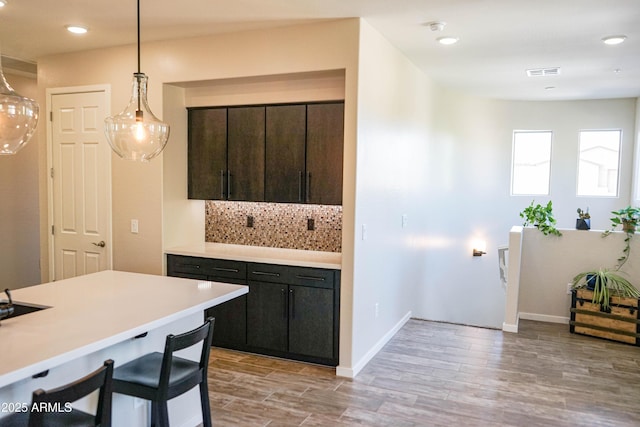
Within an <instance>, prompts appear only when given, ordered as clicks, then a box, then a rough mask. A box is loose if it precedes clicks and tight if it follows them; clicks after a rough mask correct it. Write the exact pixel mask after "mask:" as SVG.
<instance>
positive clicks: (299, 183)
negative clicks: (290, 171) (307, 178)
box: [298, 171, 302, 202]
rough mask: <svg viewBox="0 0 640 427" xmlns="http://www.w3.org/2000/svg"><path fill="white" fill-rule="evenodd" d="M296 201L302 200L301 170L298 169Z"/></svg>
mask: <svg viewBox="0 0 640 427" xmlns="http://www.w3.org/2000/svg"><path fill="white" fill-rule="evenodd" d="M298 201H299V202H301V201H302V171H298Z"/></svg>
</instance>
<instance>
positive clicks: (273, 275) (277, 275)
mask: <svg viewBox="0 0 640 427" xmlns="http://www.w3.org/2000/svg"><path fill="white" fill-rule="evenodd" d="M251 274H255V275H256V276H271V277H280V273H271V272H269V271H252V272H251Z"/></svg>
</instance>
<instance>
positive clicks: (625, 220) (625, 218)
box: [602, 206, 640, 270]
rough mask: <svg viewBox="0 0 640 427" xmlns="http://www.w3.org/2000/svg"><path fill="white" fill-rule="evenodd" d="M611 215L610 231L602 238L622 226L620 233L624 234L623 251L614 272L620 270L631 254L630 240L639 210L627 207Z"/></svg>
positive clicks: (636, 223)
mask: <svg viewBox="0 0 640 427" xmlns="http://www.w3.org/2000/svg"><path fill="white" fill-rule="evenodd" d="M611 214H613V216H612V217H611V219H610V220H611V229H609V230H606V231H605V232H604V233H602V237H606V236H608V235H609V234H611V232H612V231H614V230H615V229H616V227H617V226H619V225H622V231H623V232H624V233H625V234H626V236H625V239H624V249H622V255H621V256H620V258H618V263H617V265H616V268H615V269H616V270H620V267H622V266H623V265H624V263H625V262H627V260H628V259H629V254H630V252H631V238H632V237H633V236H634V234H635V233H636V227H637V225H638V222H639V221H640V208H633V207H631V206H627V207H626V208H624V209H620V210H617V211H612V212H611Z"/></svg>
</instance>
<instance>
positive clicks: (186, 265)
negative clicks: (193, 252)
mask: <svg viewBox="0 0 640 427" xmlns="http://www.w3.org/2000/svg"><path fill="white" fill-rule="evenodd" d="M178 266H179V267H186V268H200V266H199V265H198V264H178Z"/></svg>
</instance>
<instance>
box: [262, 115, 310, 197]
mask: <svg viewBox="0 0 640 427" xmlns="http://www.w3.org/2000/svg"><path fill="white" fill-rule="evenodd" d="M306 122H307V107H306V105H273V106H268V107H267V140H266V150H267V151H266V164H265V181H266V189H265V199H266V200H267V201H269V202H284V203H303V202H304V201H305V185H304V184H305V172H306V166H305V140H306Z"/></svg>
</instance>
